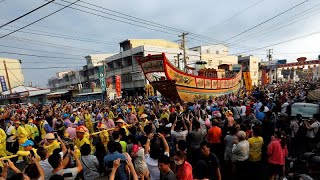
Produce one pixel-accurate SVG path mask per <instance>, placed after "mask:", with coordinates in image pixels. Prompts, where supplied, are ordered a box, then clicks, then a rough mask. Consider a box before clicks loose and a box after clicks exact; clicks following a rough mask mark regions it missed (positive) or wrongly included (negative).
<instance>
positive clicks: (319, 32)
mask: <svg viewBox="0 0 320 180" xmlns="http://www.w3.org/2000/svg"><path fill="white" fill-rule="evenodd" d="M316 34H320V31H318V32H313V33H310V34H306V35H303V36H299V37H296V38H292V39H288V40H285V41H281V42H277V43H274V44H270V45H267V46H262V47H259V48H256V49H251V50H248V51H243V52H240V53H238V54H241V53H247V52H251V51H255V50H260V49H265V48H268V47H270V46H276V45H280V44H284V43H287V42H290V41H295V40H298V39H302V38H306V37H309V36H313V35H316Z"/></svg>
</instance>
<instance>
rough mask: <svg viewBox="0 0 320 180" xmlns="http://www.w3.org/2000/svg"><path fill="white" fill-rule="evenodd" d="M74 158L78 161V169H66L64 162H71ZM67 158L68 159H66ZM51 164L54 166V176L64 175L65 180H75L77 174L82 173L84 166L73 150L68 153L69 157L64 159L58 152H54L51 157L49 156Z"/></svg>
mask: <svg viewBox="0 0 320 180" xmlns="http://www.w3.org/2000/svg"><path fill="white" fill-rule="evenodd" d="M71 157H73V158H74V160H75V161H76V165H77V166H76V167H74V168H67V169H64V166H63V162H64V161H68V160H70V158H71ZM66 158H67V159H66ZM48 161H49V164H50V165H51V166H52V168H53V170H52V174H58V175H62V176H63V177H64V179H65V180H68V179H70V180H72V179H75V178H76V176H77V174H78V173H79V172H80V171H82V164H81V162H80V160H79V158H78V157H77V156H76V155H75V153H74V152H73V151H71V150H69V151H68V154H67V156H66V157H65V158H64V159H62V158H61V155H60V154H59V152H58V151H54V152H53V154H52V155H51V156H49V159H48Z"/></svg>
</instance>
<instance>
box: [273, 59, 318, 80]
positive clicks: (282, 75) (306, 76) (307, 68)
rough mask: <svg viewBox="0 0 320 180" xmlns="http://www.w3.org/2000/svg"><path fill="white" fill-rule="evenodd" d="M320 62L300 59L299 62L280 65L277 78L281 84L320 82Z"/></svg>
mask: <svg viewBox="0 0 320 180" xmlns="http://www.w3.org/2000/svg"><path fill="white" fill-rule="evenodd" d="M319 70H320V60H308V61H307V58H305V57H300V58H298V59H297V62H292V63H286V64H280V65H278V69H277V76H278V80H279V81H280V82H295V81H312V80H319V77H320V71H319Z"/></svg>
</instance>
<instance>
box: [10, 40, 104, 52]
mask: <svg viewBox="0 0 320 180" xmlns="http://www.w3.org/2000/svg"><path fill="white" fill-rule="evenodd" d="M8 38H11V39H18V40H20V41H26V42H27V43H34V44H42V45H43V44H44V45H46V46H54V47H59V48H63V49H74V50H79V51H81V52H83V51H87V52H92V53H105V52H104V51H97V50H94V49H86V48H79V47H74V46H67V45H62V44H56V43H50V42H46V41H39V40H35V39H28V38H22V37H17V36H9V37H8Z"/></svg>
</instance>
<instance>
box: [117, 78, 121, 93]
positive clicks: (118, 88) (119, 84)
mask: <svg viewBox="0 0 320 180" xmlns="http://www.w3.org/2000/svg"><path fill="white" fill-rule="evenodd" d="M116 92H117V97H121V76H120V75H116Z"/></svg>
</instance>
